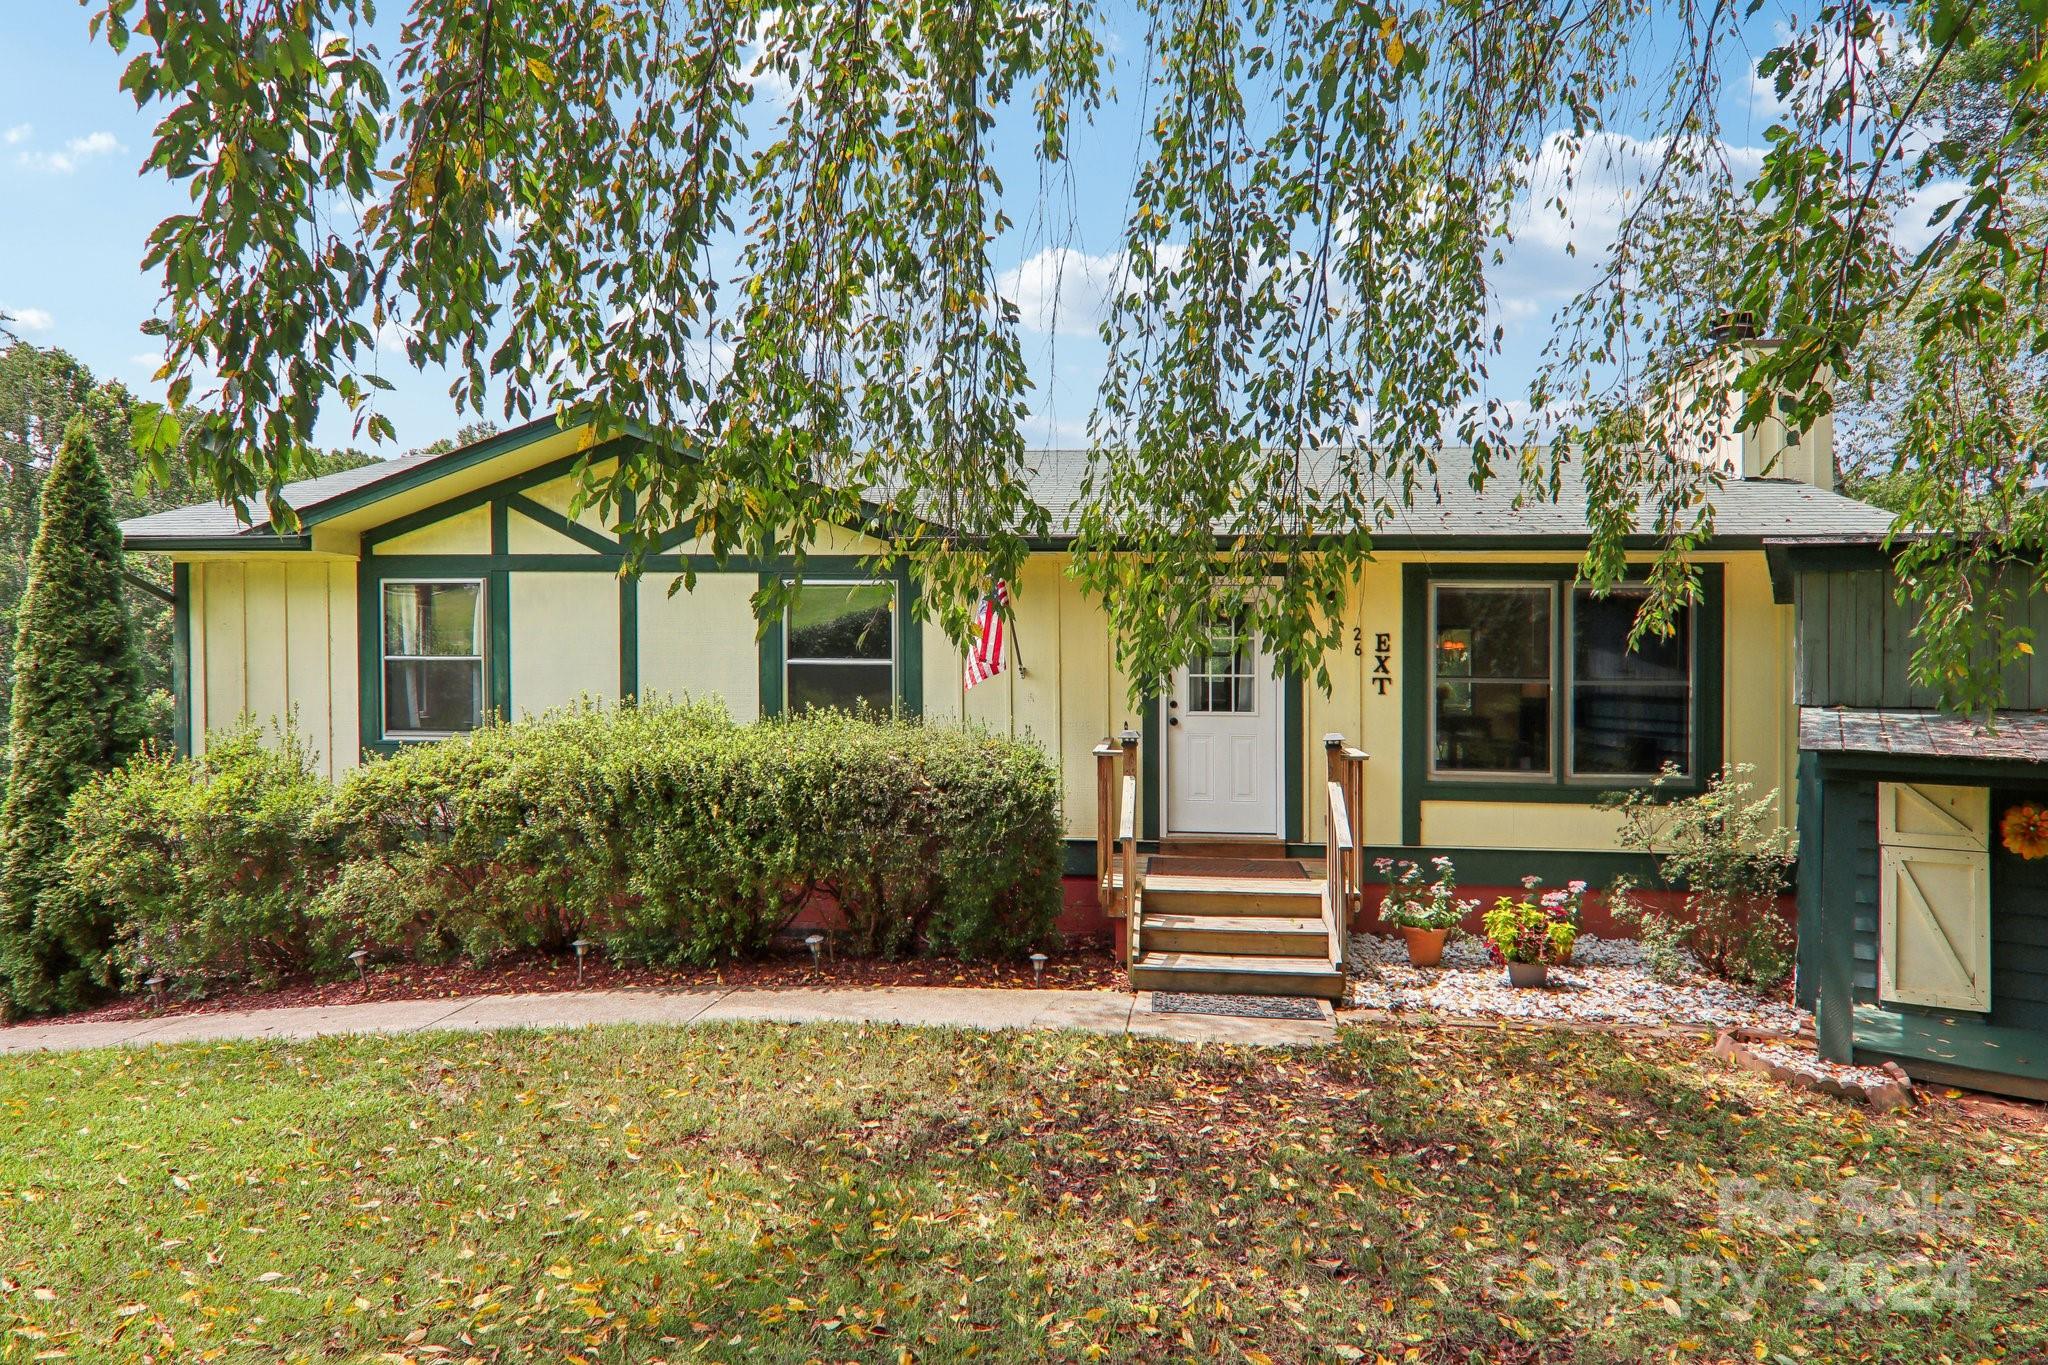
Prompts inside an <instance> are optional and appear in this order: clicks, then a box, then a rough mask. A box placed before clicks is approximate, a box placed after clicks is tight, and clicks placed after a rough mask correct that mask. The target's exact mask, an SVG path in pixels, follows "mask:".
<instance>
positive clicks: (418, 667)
mask: <svg viewBox="0 0 2048 1365" xmlns="http://www.w3.org/2000/svg"><path fill="white" fill-rule="evenodd" d="M380 607H381V612H382V618H383V623H382V631H381V633H382V637H383V642H384V659H383V668H384V734H385V736H386V737H387V738H391V739H432V738H436V737H439V736H444V735H453V734H460V733H462V732H463V731H465V730H474V729H475V728H476V727H477V726H478V725H480V724H481V723H482V722H483V715H484V646H483V642H484V586H483V583H482V582H481V581H480V580H478V579H435V580H427V579H414V580H398V579H387V580H386V581H385V582H384V584H383V588H382V592H381V594H380Z"/></svg>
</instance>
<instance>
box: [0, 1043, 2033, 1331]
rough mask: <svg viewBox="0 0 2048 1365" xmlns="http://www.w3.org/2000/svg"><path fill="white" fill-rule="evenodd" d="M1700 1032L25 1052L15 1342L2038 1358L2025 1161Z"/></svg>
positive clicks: (1964, 1124) (9, 1172) (1978, 1130)
mask: <svg viewBox="0 0 2048 1365" xmlns="http://www.w3.org/2000/svg"><path fill="white" fill-rule="evenodd" d="M1700 1052H1701V1049H1698V1048H1693V1047H1680V1046H1675V1045H1658V1044H1646V1043H1634V1042H1632V1043H1626V1044H1624V1043H1619V1042H1615V1041H1612V1040H1607V1039H1603V1038H1596V1037H1583V1036H1572V1035H1557V1036H1549V1035H1537V1036H1526V1035H1524V1036H1509V1035H1495V1034H1478V1033H1471V1032H1464V1031H1459V1032H1455V1033H1446V1034H1440V1035H1430V1034H1420V1033H1401V1034H1386V1033H1376V1032H1365V1031H1362V1030H1347V1031H1346V1034H1345V1042H1344V1043H1343V1044H1342V1045H1341V1046H1339V1047H1337V1048H1334V1049H1330V1050H1328V1051H1325V1052H1307V1053H1293V1052H1252V1051H1240V1050H1229V1049H1224V1050H1218V1049H1214V1048H1210V1049H1194V1048H1187V1047H1180V1046H1174V1045H1168V1044H1146V1043H1125V1042H1122V1041H1113V1040H1107V1039H1101V1038H1093V1037H1085V1036H1079V1035H1052V1034H1036V1035H996V1036H982V1035H962V1034H957V1033H945V1032H915V1031H899V1030H891V1029H867V1030H862V1029H856V1028H851V1027H829V1028H827V1027H811V1028H787V1027H779V1026H769V1025H759V1026H725V1027H704V1028H695V1029H690V1030H685V1031H673V1030H664V1029H650V1028H633V1029H618V1030H609V1031H601V1032H590V1033H572V1034H562V1035H536V1034H498V1035H474V1036H470V1035H429V1036H425V1037H420V1036H414V1037H407V1038H397V1039H392V1038H379V1039H355V1040H340V1039H335V1040H328V1041H324V1042H320V1043H313V1044H234V1045H224V1046H213V1047H205V1046H185V1047H179V1048H175V1049H169V1050H159V1051H150V1052H134V1051H108V1052H97V1053H86V1054H75V1055H69V1056H46V1057H30V1058H16V1059H6V1060H0V1333H4V1337H0V1360H6V1361H14V1360H22V1361H27V1360H32V1359H42V1358H57V1353H63V1354H68V1356H69V1358H71V1359H74V1360H87V1361H95V1362H97V1361H122V1360H142V1359H145V1358H153V1359H155V1360H159V1361H170V1360H192V1359H201V1360H216V1359H217V1360H232V1361H241V1360H250V1361H255V1360H273V1359H297V1360H356V1359H368V1360H375V1359H389V1360H415V1361H421V1362H426V1361H463V1360H475V1361H512V1360H527V1359H535V1360H541V1359H545V1360H563V1359H567V1360H577V1359H582V1360H589V1361H599V1360H604V1361H625V1360H630V1361H648V1360H658V1359H667V1360H673V1361H685V1360H734V1361H737V1360H746V1361H756V1360H777V1361H781V1360H786V1361H805V1360H824V1361H834V1360H862V1361H869V1360H883V1361H897V1360H902V1359H915V1360H931V1361H943V1360H958V1359H964V1358H968V1357H970V1356H977V1355H978V1356H980V1357H982V1358H985V1359H992V1360H1013V1359H1040V1358H1048V1359H1058V1360H1068V1359H1097V1358H1130V1357H1135V1358H1140V1359H1159V1360H1165V1359H1183V1358H1204V1359H1218V1360H1226V1361H1244V1360H1251V1361H1254V1362H1256V1361H1261V1360H1268V1359H1270V1360H1272V1361H1277V1362H1293V1361H1308V1360H1318V1359H1333V1360H1358V1359H1366V1360H1371V1359H1373V1358H1374V1356H1375V1355H1376V1354H1384V1355H1386V1356H1388V1357H1390V1358H1395V1359H1419V1360H1429V1361H1435V1360H1458V1361H1464V1360H1474V1359H1477V1360H1495V1359H1504V1360H1513V1361H1522V1360H1530V1359H1571V1360H1576V1361H1586V1360H1607V1359H1614V1360H1628V1361H1637V1360H1648V1359H1653V1358H1655V1359H1674V1358H1675V1359H1716V1358H1735V1357H1740V1358H1743V1359H1774V1358H1783V1359H1785V1360H1794V1361H1806V1360H1812V1361H1823V1360H1827V1361H1832V1360H1840V1359H1845V1358H1863V1357H1866V1356H1867V1357H1877V1358H1889V1359H1901V1360H1914V1361H1920V1360H1932V1359H1937V1358H1941V1357H1944V1356H1946V1357H1952V1358H1955V1359H1958V1360H1974V1359H1977V1358H1979V1357H1995V1356H1999V1355H2001V1354H2003V1355H2008V1356H2012V1357H2018V1358H2027V1357H2030V1356H2031V1355H2033V1353H2037V1352H2041V1351H2043V1350H2044V1349H2048V1317H2044V1315H2043V1313H2042V1312H2041V1311H2040V1303H2041V1300H2040V1299H2038V1298H2036V1297H2035V1295H2036V1294H2037V1293H2039V1292H2040V1290H2041V1288H2042V1285H2043V1282H2044V1279H2048V1269H2044V1267H2048V1229H2044V1222H2048V1181H2044V1179H2043V1175H2044V1173H2048V1158H2044V1143H2043V1141H2042V1139H2041V1138H2040V1136H2039V1135H2038V1133H2027V1132H2019V1131H2012V1130H2003V1129H1999V1128H1995V1127H1991V1126H1988V1125H1985V1124H1981V1123H1972V1122H1969V1121H1966V1120H1965V1119H1964V1118H1963V1117H1962V1116H1961V1115H1959V1114H1957V1113H1956V1111H1955V1109H1954V1107H1953V1106H1942V1105H1937V1106H1936V1107H1935V1108H1934V1110H1932V1111H1931V1112H1923V1113H1922V1114H1920V1115H1917V1116H1914V1117H1908V1118H1898V1119H1869V1118H1866V1117H1864V1116H1863V1114H1862V1113H1861V1112H1860V1111H1856V1110H1853V1109H1851V1108H1849V1107H1847V1106H1845V1105H1842V1104H1839V1103H1837V1102H1833V1101H1822V1100H1817V1099H1810V1098H1801V1097H1797V1096H1794V1095H1793V1094H1791V1093H1789V1092H1787V1091H1784V1090H1781V1089H1779V1088H1777V1087H1775V1086H1774V1085H1772V1084H1770V1083H1769V1082H1766V1081H1763V1080H1760V1079H1759V1078H1756V1077H1753V1076H1749V1075H1744V1074H1737V1073H1732V1072H1728V1071H1724V1070H1722V1069H1720V1068H1719V1067H1718V1066H1717V1065H1715V1064H1714V1063H1712V1062H1711V1061H1710V1060H1701V1059H1700V1055H1699V1054H1700ZM1751 1181H1761V1182H1767V1183H1764V1184H1753V1183H1745V1182H1751ZM1930 1194H1933V1195H1939V1196H1942V1197H1943V1198H1944V1199H1945V1200H1946V1201H1947V1202H1946V1203H1945V1204H1944V1205H1942V1206H1940V1207H1934V1206H1931V1205H1930V1204H1929V1202H1928V1196H1929V1195H1930ZM1885 1224H1891V1226H1883V1225H1885ZM1852 1225H1853V1226H1852ZM1724 1268H1725V1269H1724ZM1887 1286H1889V1287H1888V1288H1887ZM1880 1299H1882V1300H1885V1302H1882V1303H1879V1302H1876V1300H1880Z"/></svg>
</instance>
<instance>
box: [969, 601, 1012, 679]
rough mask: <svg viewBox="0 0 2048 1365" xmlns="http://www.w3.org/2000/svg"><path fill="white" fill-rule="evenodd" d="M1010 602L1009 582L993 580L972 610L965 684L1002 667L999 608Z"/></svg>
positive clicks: (1001, 636) (988, 677)
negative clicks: (990, 587) (994, 583)
mask: <svg viewBox="0 0 2048 1365" xmlns="http://www.w3.org/2000/svg"><path fill="white" fill-rule="evenodd" d="M1009 604H1010V587H1009V584H1007V583H1004V582H1001V581H1000V580H998V581H997V583H996V585H995V587H994V588H993V589H991V590H990V592H989V594H988V596H986V597H984V598H982V599H981V609H980V610H979V611H977V612H975V614H974V647H973V648H971V649H969V650H968V651H967V685H968V686H969V687H972V686H974V685H975V684H976V683H978V682H985V681H987V680H988V679H990V678H993V677H994V676H995V675H996V674H998V673H1000V672H1002V671H1003V608H1004V607H1006V606H1008V605H1009Z"/></svg>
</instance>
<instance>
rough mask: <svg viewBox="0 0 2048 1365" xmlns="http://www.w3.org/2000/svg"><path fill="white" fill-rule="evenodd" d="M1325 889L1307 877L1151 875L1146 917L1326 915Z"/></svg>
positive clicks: (1146, 878) (1149, 875)
mask: <svg viewBox="0 0 2048 1365" xmlns="http://www.w3.org/2000/svg"><path fill="white" fill-rule="evenodd" d="M1322 897H1323V886H1322V883H1321V882H1312V881H1310V880H1309V879H1308V878H1306V877H1247V876H1241V875H1239V876H1228V877H1205V876H1201V875H1199V874H1195V875H1189V874H1185V873H1147V874H1146V876H1145V915H1146V917H1147V918H1148V919H1149V918H1150V917H1152V916H1153V915H1289V916H1298V915H1312V916H1320V915H1321V914H1322V910H1321V908H1320V907H1321V905H1322Z"/></svg>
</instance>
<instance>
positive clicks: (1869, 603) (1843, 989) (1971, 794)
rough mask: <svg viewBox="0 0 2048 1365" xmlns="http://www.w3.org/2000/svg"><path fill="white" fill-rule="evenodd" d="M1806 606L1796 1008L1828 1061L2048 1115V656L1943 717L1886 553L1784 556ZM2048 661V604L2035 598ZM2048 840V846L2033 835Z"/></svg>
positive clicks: (1829, 548)
mask: <svg viewBox="0 0 2048 1365" xmlns="http://www.w3.org/2000/svg"><path fill="white" fill-rule="evenodd" d="M1773 567H1774V580H1775V581H1776V582H1777V583H1778V585H1779V589H1780V591H1781V592H1789V593H1790V595H1791V597H1792V600H1793V602H1794V603H1795V605H1796V608H1797V610H1796V620H1797V646H1798V675H1797V678H1798V680H1797V701H1798V704H1799V736H1798V741H1799V793H1798V796H1799V802H1798V805H1799V840H1800V860H1799V974H1798V993H1799V998H1800V1002H1801V1003H1802V1004H1804V1005H1807V1006H1808V1007H1810V1008H1812V1009H1814V1011H1815V1013H1816V1017H1817V1021H1818V1027H1819V1032H1820V1048H1821V1051H1822V1053H1823V1054H1824V1055H1826V1056H1828V1057H1831V1058H1833V1059H1835V1060H1837V1061H1851V1060H1854V1061H1860V1062H1870V1061H1881V1060H1886V1059H1889V1060H1894V1061H1897V1062H1898V1063H1899V1064H1900V1065H1901V1066H1903V1067H1904V1068H1905V1069H1906V1071H1907V1072H1908V1073H1909V1074H1911V1075H1913V1076H1915V1077H1917V1078H1920V1079H1923V1080H1926V1081H1931V1082H1935V1083H1953V1084H1958V1085H1966V1086H1971V1087H1974V1088H1978V1089H1985V1090H1996V1091H2002V1092H2005V1093H2009V1094H2018V1095H2027V1096H2033V1097H2036V1098H2048V656H2044V654H2040V653H2037V654H2035V655H2034V656H2033V657H2032V658H2031V659H2030V660H2027V661H2026V662H2025V663H2024V664H2023V665H2022V666H2020V667H2016V668H2015V669H2014V670H2013V671H2012V672H2011V674H2010V675H2009V676H2008V677H2007V679H2006V691H2007V700H2008V702H2009V703H2010V708H2011V709H2008V710H2003V711H2000V712H1998V713H1997V714H1996V715H1994V716H1991V717H1988V718H1968V717H1959V716H1954V715H1948V714H1944V713H1942V712H1941V711H1939V710H1937V709H1936V708H1935V707H1934V706H1933V704H1932V702H1933V698H1932V697H1931V696H1930V695H1928V694H1927V693H1926V692H1925V691H1924V690H1923V689H1920V688H1917V687H1915V686H1914V685H1913V684H1912V682H1911V680H1910V679H1909V678H1908V677H1907V676H1906V660H1907V658H1908V657H1909V656H1910V655H1911V652H1912V643H1911V632H1912V627H1913V623H1914V609H1913V608H1912V607H1911V606H1910V605H1907V604H1902V603H1900V602H1899V601H1898V600H1897V593H1896V591H1895V587H1896V580H1895V578H1894V576H1893V572H1892V567H1891V564H1890V559H1889V556H1887V555H1886V554H1884V553H1883V552H1882V550H1881V549H1880V548H1879V547H1877V546H1861V547H1849V546H1844V545H1841V544H1831V545H1816V544H1812V543H1806V544H1798V545H1780V546H1777V547H1774V553H1773ZM2021 600H2022V602H2023V604H2024V605H2023V610H2025V611H2026V612H2027V613H2028V615H2029V621H2028V624H2029V625H2030V626H2031V627H2032V629H2033V630H2034V632H2035V638H2036V639H2038V640H2040V641H2042V642H2043V650H2044V651H2048V595H2044V594H2041V593H2039V592H2034V593H2032V594H2031V595H2029V596H2027V597H2024V598H2022V599H2021ZM2037 830H2038V831H2039V832H2040V834H2041V835H2042V836H2044V837H2039V838H2037V837H2035V832H2036V831H2037Z"/></svg>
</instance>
